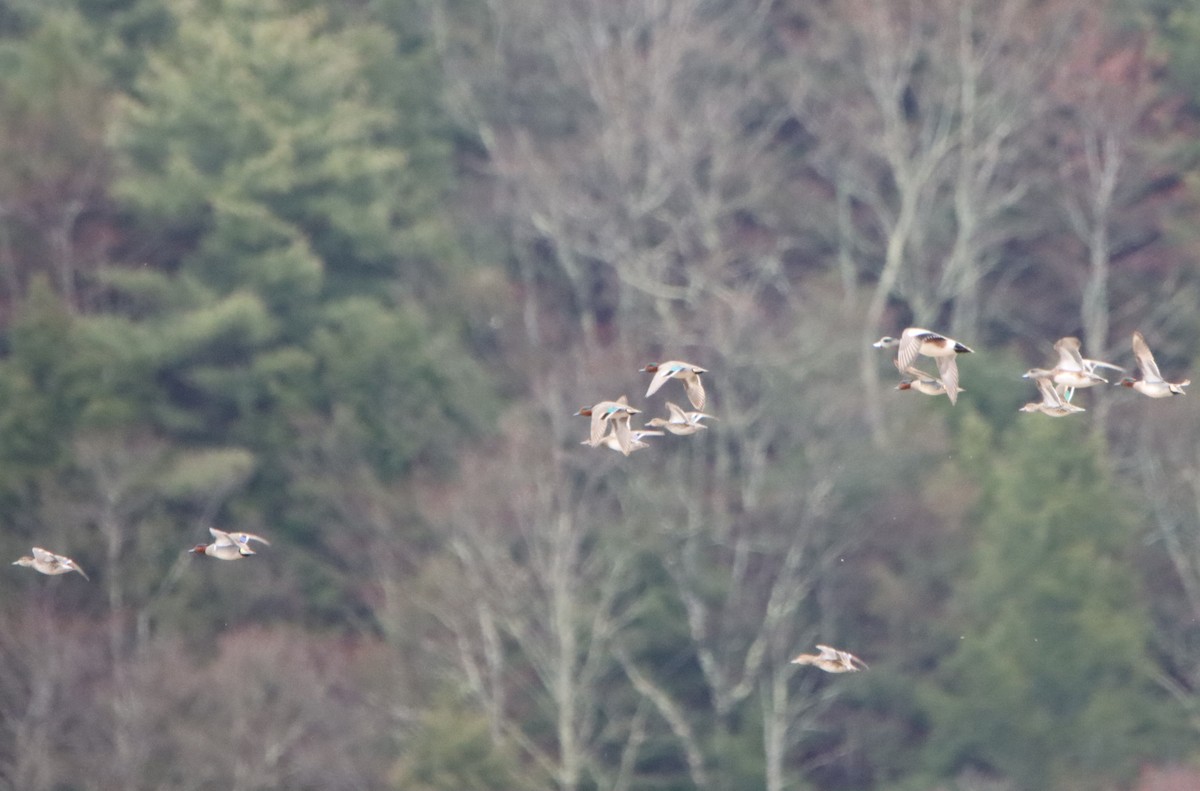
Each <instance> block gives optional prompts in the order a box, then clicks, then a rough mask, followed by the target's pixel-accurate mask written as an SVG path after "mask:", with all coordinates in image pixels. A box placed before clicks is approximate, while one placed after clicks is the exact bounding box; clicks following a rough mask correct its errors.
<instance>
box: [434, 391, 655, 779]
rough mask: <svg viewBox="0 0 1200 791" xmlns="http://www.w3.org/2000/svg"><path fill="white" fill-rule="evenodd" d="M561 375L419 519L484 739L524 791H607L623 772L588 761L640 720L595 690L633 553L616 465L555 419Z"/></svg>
mask: <svg viewBox="0 0 1200 791" xmlns="http://www.w3.org/2000/svg"><path fill="white" fill-rule="evenodd" d="M562 373H563V372H562V371H558V372H556V374H555V375H554V376H547V377H545V379H544V380H543V381H540V382H538V385H539V389H538V391H537V392H538V401H539V402H540V405H538V406H530V405H526V407H525V408H524V409H523V410H522V412H532V415H525V416H520V415H514V416H513V417H512V420H511V422H507V423H506V425H505V429H504V433H503V436H502V437H501V439H500V441H499V442H498V444H497V446H496V447H494V448H491V449H489V450H487V451H485V452H483V453H480V454H472V455H471V456H470V457H468V458H465V459H464V460H463V465H462V470H461V474H462V482H461V484H460V485H459V486H458V487H457V489H456V491H455V493H454V496H453V501H452V502H451V503H448V504H447V503H443V504H441V505H440V506H434V505H432V504H431V505H430V508H431V509H434V510H431V512H430V513H431V517H430V518H431V519H433V520H434V521H435V523H437V524H441V525H442V526H443V530H444V531H445V535H446V540H447V545H448V546H447V549H448V551H449V556H450V558H451V559H452V562H451V563H450V565H449V566H448V567H445V566H436V567H435V572H434V573H435V574H436V575H437V580H435V583H436V584H437V591H438V592H437V593H436V594H435V596H436V599H435V600H434V601H433V602H431V609H432V611H433V612H434V614H435V616H436V617H437V618H438V620H439V622H440V623H441V624H442V625H443V626H444V627H445V629H446V632H447V634H448V640H447V644H446V651H447V652H448V656H449V657H451V658H453V660H454V662H455V664H456V666H457V668H458V672H459V673H460V674H461V675H459V678H460V679H462V681H463V682H465V684H466V686H467V688H468V689H469V690H470V692H471V693H472V695H473V696H474V698H475V699H476V700H477V701H478V703H479V705H480V706H481V707H482V708H483V709H484V710H485V711H486V712H487V714H488V717H489V721H490V722H491V727H492V732H493V735H494V737H495V738H497V739H498V740H499V741H500V742H501V743H503V744H506V745H508V746H509V747H510V748H512V749H515V750H517V751H518V752H519V753H520V754H522V755H523V756H524V757H525V758H526V759H527V760H528V762H529V770H530V778H529V780H528V782H529V783H530V785H531V786H533V787H536V786H538V785H544V783H546V782H550V783H552V784H553V786H554V787H555V788H559V789H576V788H579V787H580V786H581V785H582V784H584V783H585V782H597V783H599V784H601V785H611V786H613V787H616V786H619V785H621V784H622V783H624V782H627V779H626V780H622V779H621V778H622V777H623V776H624V777H627V775H628V769H627V767H628V766H629V765H630V760H631V758H627V759H623V760H621V761H620V762H619V767H620V769H619V771H617V772H615V773H614V772H613V767H611V766H610V765H607V764H606V763H605V762H604V761H603V760H601V757H600V751H601V747H602V745H604V744H611V743H612V742H613V741H614V740H615V741H616V743H617V744H618V745H619V748H618V749H619V750H620V751H621V752H622V753H624V754H625V755H627V756H630V755H631V753H630V751H636V749H637V745H638V744H639V743H640V741H641V737H640V736H639V731H640V729H641V725H639V724H638V723H640V722H641V721H642V718H643V716H644V715H639V714H638V713H637V711H636V706H624V707H623V704H622V702H621V701H620V700H619V699H606V696H605V695H604V693H602V684H603V681H604V677H605V674H606V673H607V672H609V671H610V669H611V661H612V660H611V658H610V650H611V646H612V644H613V643H612V641H613V639H614V637H615V635H616V634H617V633H618V632H619V631H620V630H621V629H622V627H623V625H624V623H625V622H626V620H627V618H628V617H629V613H628V611H627V610H628V608H629V606H630V604H629V602H628V601H627V600H626V595H625V594H626V589H625V586H626V584H627V583H628V580H629V575H630V570H631V569H630V567H631V563H632V559H633V557H634V554H635V552H636V547H637V541H636V539H635V538H634V537H633V536H631V535H629V534H628V533H627V531H626V529H625V528H624V527H623V525H624V520H623V519H621V517H620V511H619V508H618V506H617V504H616V503H615V502H614V500H613V497H612V493H611V487H613V486H617V485H619V483H618V482H619V481H620V480H622V479H623V478H624V475H623V474H622V473H621V471H620V469H619V467H620V465H619V464H618V462H619V461H624V459H623V457H621V456H620V455H619V454H616V453H612V452H611V451H609V450H608V449H606V448H584V447H580V446H579V444H578V439H577V437H579V436H583V435H585V434H586V430H587V424H586V421H584V420H582V419H580V418H569V417H566V416H568V415H570V412H571V408H569V407H568V406H567V404H568V403H570V402H569V401H568V400H567V398H566V397H565V396H566V390H565V389H564V386H563V381H564V378H563V377H562V376H561V374H562ZM612 395H613V396H614V397H615V395H616V394H615V393H614V394H612ZM596 400H599V398H597V399H596ZM577 406H578V405H576V407H575V408H577ZM534 417H536V419H537V422H536V423H534V422H532V420H533V418H534ZM568 421H574V422H570V423H569V422H568ZM572 436H573V437H576V439H563V438H565V437H572ZM563 442H565V443H566V444H567V448H566V449H565V450H564V449H563V448H562V443H563ZM534 712H542V713H543V714H542V716H544V717H545V720H544V722H545V725H546V728H547V730H546V734H547V735H546V737H545V738H543V737H542V736H539V735H538V733H539V731H540V730H541V728H540V727H538V723H539V722H540V721H541V716H531V715H533V713H534ZM605 723H607V725H606V726H604V724H605ZM602 726H604V727H602ZM538 778H542V779H541V780H539V779H538ZM589 778H590V780H589Z"/></svg>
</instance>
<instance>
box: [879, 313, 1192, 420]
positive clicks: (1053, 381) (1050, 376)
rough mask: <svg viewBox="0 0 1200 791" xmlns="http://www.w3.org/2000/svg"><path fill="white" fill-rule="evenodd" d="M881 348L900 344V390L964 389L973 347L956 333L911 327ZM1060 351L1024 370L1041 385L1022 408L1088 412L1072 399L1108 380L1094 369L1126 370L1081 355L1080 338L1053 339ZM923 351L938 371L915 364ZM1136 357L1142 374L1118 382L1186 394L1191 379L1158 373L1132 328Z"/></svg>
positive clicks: (1145, 390)
mask: <svg viewBox="0 0 1200 791" xmlns="http://www.w3.org/2000/svg"><path fill="white" fill-rule="evenodd" d="M873 345H874V346H875V348H877V349H890V348H893V347H895V348H896V360H895V362H896V368H897V369H898V370H899V371H900V375H901V376H902V377H907V378H904V379H902V380H901V382H900V384H898V385H896V389H897V390H916V391H917V392H920V393H924V394H926V395H942V394H945V395H946V396H947V397H948V398H949V399H950V403H951V404H953V403H955V402H956V401H957V400H958V394H959V393H961V392H962V388H961V387H959V386H958V362H957V357H958V355H960V354H970V353H971V352H972V351H974V350H973V349H971V348H969V347H967V346H965V345H963V344H961V343H959V342H958V341H956V340H954V339H953V338H947V337H946V336H945V335H939V334H938V333H936V332H931V331H929V330H925V329H921V328H920V327H909V328H908V329H906V330H905V331H904V332H902V333H900V337H899V338H898V339H897V338H893V337H891V336H884V337H882V338H880V339H879V340H878V341H876V342H875V343H874V344H873ZM1054 350H1055V351H1056V352H1058V364H1057V365H1055V366H1054V367H1053V368H1030V369H1029V370H1028V371H1026V372H1025V373H1024V374H1023V377H1024V378H1025V379H1032V380H1033V381H1034V382H1035V383H1036V384H1037V387H1038V393H1039V394H1040V395H1041V397H1042V400H1041V401H1031V402H1029V403H1028V404H1026V405H1025V406H1023V407H1021V409H1020V411H1021V412H1041V413H1042V414H1044V415H1049V416H1050V417H1065V416H1066V415H1071V414H1074V413H1076V412H1084V411H1086V410H1085V409H1084V408H1083V407H1081V406H1079V405H1078V404H1072V403H1071V398H1072V397H1073V396H1074V395H1075V391H1076V390H1080V389H1083V388H1085V387H1094V386H1096V385H1098V384H1107V383H1108V380H1107V379H1105V378H1104V377H1103V376H1101V375H1100V374H1098V373H1096V371H1097V369H1100V368H1107V369H1109V370H1113V371H1120V372H1124V371H1125V369H1124V368H1122V367H1121V366H1119V365H1113V364H1112V363H1106V362H1103V361H1101V360H1089V359H1088V358H1086V357H1084V356H1083V352H1082V347H1081V344H1080V342H1079V339H1078V338H1074V337H1069V336H1068V337H1066V338H1059V339H1058V340H1057V341H1056V342H1055V344H1054ZM919 355H924V356H926V357H932V358H933V359H934V360H936V361H937V366H938V374H939V375H938V376H936V377H935V376H930V375H929V374H927V373H925V372H924V371H922V370H921V369H920V368H917V367H916V365H915V363H916V361H917V357H918V356H919ZM1133 357H1134V359H1135V360H1136V361H1137V365H1138V368H1139V369H1141V372H1142V378H1141V379H1133V378H1131V377H1128V376H1126V377H1124V378H1123V379H1121V380H1120V381H1119V382H1117V383H1116V384H1117V385H1119V386H1121V387H1130V388H1133V389H1134V390H1136V391H1138V392H1139V393H1141V394H1142V395H1144V396H1149V397H1150V398H1166V397H1167V396H1173V395H1183V394H1184V390H1183V388H1185V387H1187V386H1188V385H1189V384H1191V380H1190V379H1185V380H1183V381H1182V382H1168V381H1167V380H1165V379H1163V377H1162V374H1161V373H1159V370H1158V363H1156V362H1155V361H1154V355H1153V354H1151V352H1150V347H1149V346H1147V345H1146V339H1145V338H1144V337H1142V333H1140V332H1138V331H1136V330H1135V331H1134V333H1133Z"/></svg>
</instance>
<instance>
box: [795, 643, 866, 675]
mask: <svg viewBox="0 0 1200 791" xmlns="http://www.w3.org/2000/svg"><path fill="white" fill-rule="evenodd" d="M817 650H818V651H820V652H821V653H819V654H800V656H798V657H796V658H795V659H793V660H792V664H795V665H816V666H817V667H819V668H821V669H822V670H824V671H825V672H826V673H857V672H858V671H860V670H867V669H868V668H867V663H866V662H864V661H862V660H861V659H859V658H858V657H856V656H855V655H854V654H852V653H850V652H849V651H839V650H838V649H836V648H830V647H829V646H827V645H818V646H817Z"/></svg>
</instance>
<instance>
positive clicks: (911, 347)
mask: <svg viewBox="0 0 1200 791" xmlns="http://www.w3.org/2000/svg"><path fill="white" fill-rule="evenodd" d="M872 345H873V346H874V347H875V348H877V349H892V348H894V349H896V358H895V360H894V362H895V365H896V368H897V370H899V371H900V375H901V380H900V384H898V385H896V389H897V390H916V391H917V392H919V393H924V394H925V395H932V396H938V395H945V396H946V397H947V398H949V399H950V403H951V404H954V403H956V402H957V401H958V394H959V393H961V392H962V391H963V389H962V388H961V387H959V386H958V361H957V358H958V355H960V354H970V353H972V352H973V351H974V350H973V349H971V348H970V347H968V346H966V345H965V344H962V343H959V342H958V341H956V340H954V339H953V338H947V337H946V336H945V335H941V334H939V333H936V332H932V331H930V330H926V329H922V328H920V327H909V328H907V329H906V330H904V331H903V332H902V333H900V337H899V338H893V337H891V336H890V335H885V336H884V337H882V338H880V339H879V340H878V341H876V342H875V343H874V344H872ZM1054 350H1055V351H1056V352H1058V362H1057V364H1056V365H1055V366H1054V367H1053V368H1030V369H1029V370H1028V371H1026V372H1025V373H1024V374H1023V375H1022V376H1023V378H1025V379H1032V380H1033V381H1034V383H1035V384H1036V385H1037V388H1038V392H1039V394H1040V395H1041V397H1042V400H1041V401H1031V402H1029V403H1028V404H1026V405H1025V406H1023V407H1021V409H1020V411H1021V412H1041V413H1042V414H1044V415H1049V416H1050V417H1064V416H1066V415H1071V414H1074V413H1076V412H1084V411H1086V410H1085V409H1084V408H1083V407H1081V406H1079V405H1077V404H1073V403H1071V399H1072V398H1073V397H1074V395H1075V391H1076V390H1081V389H1083V388H1087V387H1094V386H1095V385H1098V384H1107V383H1108V380H1107V379H1105V378H1104V377H1103V376H1101V375H1100V374H1098V373H1096V371H1097V370H1099V369H1107V370H1112V371H1118V372H1122V373H1123V372H1124V371H1125V369H1124V368H1122V367H1121V366H1119V365H1114V364H1112V363H1107V362H1104V361H1102V360H1091V359H1088V358H1086V357H1084V356H1083V352H1082V344H1081V343H1080V342H1079V339H1078V338H1074V337H1069V336H1068V337H1065V338H1060V339H1058V341H1056V342H1055V344H1054ZM921 356H924V357H931V358H933V360H934V361H935V362H936V363H937V369H938V375H937V376H932V375H931V374H929V373H927V372H925V371H923V370H922V369H920V368H918V367H917V365H916V363H917V358H918V357H921ZM1133 356H1134V359H1135V360H1136V361H1137V365H1138V368H1139V369H1141V373H1142V378H1141V379H1133V378H1131V377H1128V376H1127V377H1124V378H1122V379H1121V380H1120V381H1119V382H1117V383H1116V384H1117V385H1119V386H1122V387H1129V388H1132V389H1134V390H1136V391H1137V392H1139V393H1141V394H1142V395H1145V396H1148V397H1150V398H1166V397H1167V396H1172V395H1183V394H1184V390H1183V389H1184V388H1185V387H1187V386H1188V385H1189V384H1191V381H1190V380H1187V379H1185V380H1183V381H1182V382H1168V381H1166V380H1165V379H1163V377H1162V374H1161V373H1160V372H1159V370H1158V364H1157V363H1156V362H1155V361H1154V355H1153V354H1151V352H1150V347H1149V346H1147V345H1146V339H1145V338H1144V337H1142V333H1140V332H1137V331H1135V332H1134V333H1133ZM640 371H641V372H643V373H652V374H654V378H653V379H651V380H650V387H649V388H648V389H647V390H646V397H647V398H649V397H650V396H652V395H654V393H656V392H657V391H658V390H659V388H661V387H662V386H663V385H664V384H666V382H667V380H668V379H679V380H681V381H682V382H683V387H684V391H685V393H686V394H687V397H688V401H689V402H690V403H691V405H692V406H693V407H694V408H695V410H696V411H685V410H684V409H682V408H681V407H679V406H677V405H676V404H673V403H671V402H670V401H668V402H667V409H668V410H669V416H668V417H666V418H661V417H656V418H654V419H652V420H649V421H647V422H646V427H643V428H633V427H632V425H631V423H630V421H631V419H632V418H633V416H634V415H638V414H641V412H642V410H640V409H638V408H636V407H633V406H631V405H630V404H629V400H628V399H627V398H626V397H625V396H621V397H620V398H618V399H616V400H615V401H601V402H599V403H598V404H593V405H592V406H589V407H583V408H582V409H580V410H579V411H578V412H576V413H575V414H576V415H578V416H582V417H588V418H591V426H590V431H589V433H588V438H587V439H585V440H583V442H582V444H584V445H590V446H591V447H593V448H595V447H600V446H604V447H607V448H611V449H613V450H616V451H619V452H621V453H623V454H625V455H626V456H628V455H629V454H630V453H632V452H633V451H635V450H641V449H642V448H648V447H649V445H648V444H647V443H646V442H643V441H642V440H644V439H645V438H646V437H651V436H659V437H661V436H662V435H663V431H661V430H659V429H666V430H667V431H669V432H671V433H672V434H678V435H687V434H695V433H697V432H698V431H700V430H701V429H705V428H708V427H707V426H705V425H704V424H703V423H701V420H703V419H704V418H709V419H713V417H712V415H708V414H705V413H703V412H700V411H699V410H701V409H703V408H704V401H705V396H704V385H703V383H702V382H701V380H700V375H701V374H704V373H707V372H708V371H707V369H704V368H701V367H700V366H698V365H693V364H692V363H687V362H683V361H681V360H671V361H668V362H665V363H651V364H650V365H647V366H645V367H644V368H642V369H640ZM817 650H818V651H819V652H820V653H817V654H800V655H799V656H797V657H796V658H795V659H793V660H792V663H793V664H798V665H814V666H816V667H818V668H820V669H821V670H824V671H826V672H828V673H855V672H858V671H860V670H865V669H867V664H866V663H865V662H863V661H862V660H861V659H859V658H858V657H856V656H855V655H854V654H851V653H849V652H848V651H842V650H839V649H837V648H831V647H830V646H827V645H817Z"/></svg>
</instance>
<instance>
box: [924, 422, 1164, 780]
mask: <svg viewBox="0 0 1200 791" xmlns="http://www.w3.org/2000/svg"><path fill="white" fill-rule="evenodd" d="M986 431H987V429H986V428H983V427H981V426H980V425H975V426H973V427H972V428H971V429H970V430H969V431H968V432H967V433H968V434H971V433H976V434H978V433H979V432H986ZM975 439H976V440H977V439H978V437H976V438H975ZM968 441H972V440H971V438H970V437H968ZM991 458H993V459H995V461H994V463H992V464H991V466H990V467H985V468H983V469H982V470H981V473H982V474H981V477H982V481H981V483H982V484H983V487H984V493H983V496H982V499H981V502H980V505H979V508H978V517H979V519H978V530H979V535H978V543H977V547H976V549H975V552H974V562H973V564H972V566H973V568H972V569H971V570H970V572H968V576H967V577H966V578H965V579H963V580H960V581H959V593H958V604H959V607H958V608H957V609H958V610H959V615H958V619H959V620H958V623H957V625H958V627H959V629H958V631H959V633H960V636H961V639H960V642H959V646H958V648H957V650H955V651H954V652H953V653H952V654H951V655H950V656H949V657H947V658H946V660H945V662H944V663H943V664H942V665H941V667H939V668H938V669H937V670H936V672H935V674H934V677H933V678H934V684H933V685H931V686H930V687H929V688H928V689H927V690H926V694H925V696H924V697H925V701H926V703H927V706H928V713H929V717H930V721H931V722H932V731H931V734H930V737H929V740H928V744H927V753H926V755H927V758H928V759H929V761H930V762H931V765H932V767H933V768H934V769H935V771H936V772H937V773H938V774H942V773H951V774H953V773H955V772H957V771H960V770H964V769H968V768H969V769H972V770H982V771H985V772H992V773H997V774H1001V775H1004V776H1007V777H1010V778H1012V779H1014V780H1016V781H1017V783H1018V785H1019V787H1022V788H1084V787H1091V788H1095V787H1097V786H1096V785H1095V783H1099V782H1101V781H1100V778H1112V777H1114V776H1119V777H1126V778H1128V777H1129V776H1130V775H1131V773H1132V772H1133V771H1134V770H1135V769H1136V767H1137V765H1138V762H1139V761H1141V760H1145V759H1151V758H1158V759H1162V758H1165V757H1168V756H1169V754H1170V751H1171V746H1172V744H1173V743H1174V742H1173V739H1172V736H1171V734H1172V732H1173V728H1174V726H1176V725H1177V724H1178V720H1179V712H1178V711H1177V710H1176V709H1175V708H1174V707H1173V706H1172V705H1171V704H1170V703H1169V702H1168V701H1167V700H1166V699H1165V698H1164V696H1163V695H1162V694H1161V693H1160V692H1159V691H1157V690H1156V689H1155V688H1154V686H1153V684H1152V681H1151V676H1150V673H1149V672H1147V667H1148V666H1149V660H1148V657H1147V654H1146V641H1147V637H1148V628H1149V620H1148V618H1147V617H1146V612H1145V607H1144V604H1143V603H1142V602H1141V601H1140V600H1139V591H1138V584H1137V579H1136V576H1135V571H1134V568H1133V567H1132V566H1131V564H1130V557H1129V554H1130V549H1131V547H1130V543H1131V540H1132V538H1133V536H1134V535H1135V532H1134V529H1133V528H1134V522H1133V519H1132V515H1131V514H1130V513H1129V511H1128V510H1127V509H1126V508H1125V507H1124V506H1123V504H1122V500H1121V497H1120V491H1119V488H1118V487H1117V486H1116V485H1115V483H1114V481H1113V479H1112V477H1111V474H1110V471H1109V470H1108V469H1107V466H1106V464H1105V461H1104V459H1105V454H1104V449H1103V447H1101V445H1100V442H1099V441H1098V440H1096V439H1095V438H1094V437H1089V435H1088V433H1087V427H1086V426H1084V425H1083V424H1082V423H1080V422H1078V421H1076V422H1072V421H1069V420H1063V421H1051V420H1039V419H1036V418H1035V419H1031V420H1027V421H1021V422H1020V423H1019V424H1018V425H1017V426H1015V427H1014V428H1012V429H1011V430H1010V431H1009V432H1008V434H1007V436H1006V437H1004V440H1003V442H1002V443H1000V449H999V452H998V453H995V454H992V455H991ZM1081 782H1082V785H1080V783H1081ZM1089 783H1092V784H1091V785H1089Z"/></svg>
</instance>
